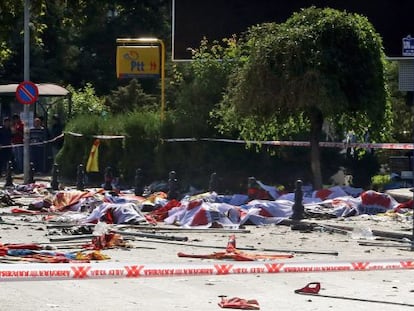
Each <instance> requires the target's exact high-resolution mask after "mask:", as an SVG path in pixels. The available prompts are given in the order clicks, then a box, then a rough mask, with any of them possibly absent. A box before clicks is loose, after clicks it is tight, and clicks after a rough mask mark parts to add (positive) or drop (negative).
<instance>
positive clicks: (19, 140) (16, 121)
mask: <svg viewBox="0 0 414 311" xmlns="http://www.w3.org/2000/svg"><path fill="white" fill-rule="evenodd" d="M11 129H12V144H13V148H12V153H13V160H14V171H15V173H21V172H23V138H24V123H23V121H22V120H21V119H20V116H19V115H18V114H14V115H13V117H12V125H11Z"/></svg>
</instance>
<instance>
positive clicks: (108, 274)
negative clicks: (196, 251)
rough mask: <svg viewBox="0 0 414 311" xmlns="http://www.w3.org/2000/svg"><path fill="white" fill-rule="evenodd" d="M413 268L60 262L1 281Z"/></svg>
mask: <svg viewBox="0 0 414 311" xmlns="http://www.w3.org/2000/svg"><path fill="white" fill-rule="evenodd" d="M409 269H414V260H411V259H398V260H352V261H333V262H279V261H262V262H259V261H257V262H227V263H216V262H211V263H199V264H197V263H183V264H180V263H174V264H173V263H171V264H161V263H160V264H136V263H119V262H110V263H109V262H108V263H87V264H85V263H73V264H71V263H59V264H13V265H10V264H0V281H37V280H38V281H41V280H43V281H44V280H73V279H80V280H83V279H103V278H145V277H166V276H168V277H170V276H200V275H228V274H264V273H271V274H279V273H303V272H305V273H306V272H346V271H379V270H409Z"/></svg>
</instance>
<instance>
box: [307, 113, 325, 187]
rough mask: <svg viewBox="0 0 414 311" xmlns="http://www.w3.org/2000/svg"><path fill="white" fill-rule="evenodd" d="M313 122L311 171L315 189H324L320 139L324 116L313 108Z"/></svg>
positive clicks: (311, 114) (311, 118) (311, 117)
mask: <svg viewBox="0 0 414 311" xmlns="http://www.w3.org/2000/svg"><path fill="white" fill-rule="evenodd" d="M310 121H311V133H310V148H311V152H310V157H311V169H312V174H313V187H314V189H321V188H322V171H321V159H320V148H319V139H320V137H321V134H322V124H323V115H322V112H321V111H320V110H319V109H318V108H316V107H313V108H311V110H310Z"/></svg>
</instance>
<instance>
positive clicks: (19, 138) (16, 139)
mask: <svg viewBox="0 0 414 311" xmlns="http://www.w3.org/2000/svg"><path fill="white" fill-rule="evenodd" d="M23 129H24V123H23V122H22V121H21V120H19V121H16V123H14V124H13V126H12V133H13V135H12V140H11V142H12V144H23V135H24V134H23Z"/></svg>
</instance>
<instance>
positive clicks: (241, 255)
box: [177, 235, 293, 261]
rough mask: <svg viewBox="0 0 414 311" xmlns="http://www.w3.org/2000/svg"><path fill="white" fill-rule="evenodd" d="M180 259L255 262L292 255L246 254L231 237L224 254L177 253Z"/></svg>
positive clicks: (232, 236)
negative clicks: (238, 248) (237, 247)
mask: <svg viewBox="0 0 414 311" xmlns="http://www.w3.org/2000/svg"><path fill="white" fill-rule="evenodd" d="M177 256H178V257H188V258H201V259H231V260H235V261H255V260H274V259H282V258H292V257H293V255H292V254H254V253H246V252H242V251H239V250H237V249H236V237H235V236H234V235H231V236H230V238H229V241H228V242H227V247H226V250H225V251H224V252H214V253H212V254H206V255H195V254H194V255H193V254H185V253H182V252H178V253H177Z"/></svg>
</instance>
